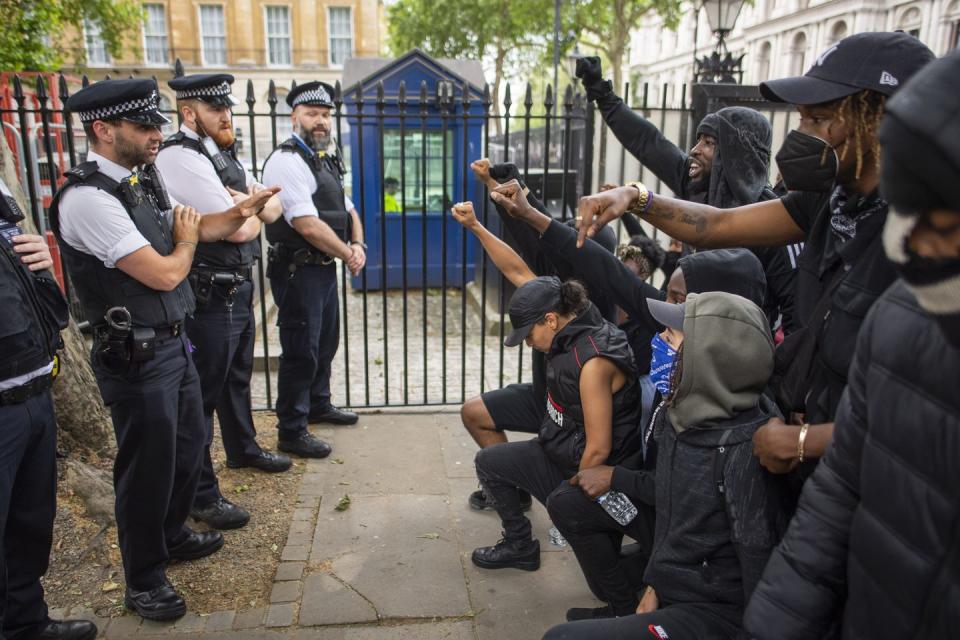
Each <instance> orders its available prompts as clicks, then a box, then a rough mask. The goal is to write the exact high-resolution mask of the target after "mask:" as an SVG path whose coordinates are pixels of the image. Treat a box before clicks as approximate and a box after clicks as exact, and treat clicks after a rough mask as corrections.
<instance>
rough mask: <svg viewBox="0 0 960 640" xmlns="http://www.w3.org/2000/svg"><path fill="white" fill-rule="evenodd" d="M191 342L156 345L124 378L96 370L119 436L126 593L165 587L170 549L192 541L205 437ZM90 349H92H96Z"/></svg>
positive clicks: (116, 476)
mask: <svg viewBox="0 0 960 640" xmlns="http://www.w3.org/2000/svg"><path fill="white" fill-rule="evenodd" d="M188 345H189V341H188V340H187V338H186V336H185V335H183V334H181V335H180V336H177V337H167V338H158V339H157V346H156V354H155V356H154V358H153V359H152V360H149V361H147V362H143V363H136V364H131V365H130V366H129V368H128V370H127V371H126V373H124V374H122V375H118V374H114V373H110V372H108V371H106V370H104V369H103V368H102V367H100V366H99V365H98V364H97V363H96V362H94V367H93V369H94V373H95V374H96V376H97V383H98V384H99V386H100V393H101V395H102V396H103V403H104V404H105V405H106V406H107V407H108V408H109V409H110V415H111V417H112V419H113V430H114V433H115V434H116V436H117V458H116V461H115V462H114V465H113V486H114V490H115V492H116V515H117V533H118V536H119V539H120V555H121V556H122V558H123V570H124V573H125V575H126V580H127V586H128V587H130V588H132V589H136V590H148V589H153V588H155V587H157V586H160V585H162V584H165V583H166V573H165V569H166V566H167V562H168V560H169V555H168V554H167V548H168V546H172V545H177V544H179V543H181V542H183V541H184V540H185V539H186V537H187V536H188V535H189V534H190V530H189V529H188V528H187V527H186V525H185V522H186V519H187V516H188V515H190V507H191V505H192V504H193V497H194V493H195V492H196V489H197V479H198V478H199V475H200V460H201V457H202V455H203V445H204V441H205V435H206V430H205V428H204V422H203V400H202V397H201V394H200V378H199V377H198V376H197V369H196V367H195V366H194V364H193V358H192V357H191V356H190V352H189V348H188ZM94 349H96V345H94Z"/></svg>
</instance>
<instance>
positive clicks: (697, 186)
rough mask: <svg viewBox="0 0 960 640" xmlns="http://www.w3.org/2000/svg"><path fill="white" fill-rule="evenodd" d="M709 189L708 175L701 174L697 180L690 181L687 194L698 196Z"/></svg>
mask: <svg viewBox="0 0 960 640" xmlns="http://www.w3.org/2000/svg"><path fill="white" fill-rule="evenodd" d="M709 188H710V174H709V173H701V174H700V177H699V178H696V179H695V180H691V181H690V183H689V184H688V185H687V193H689V194H690V195H698V194H701V193H706V191H707V189H709Z"/></svg>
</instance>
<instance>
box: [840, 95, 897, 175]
mask: <svg viewBox="0 0 960 640" xmlns="http://www.w3.org/2000/svg"><path fill="white" fill-rule="evenodd" d="M886 101H887V96H885V95H883V94H882V93H877V92H876V91H868V90H866V89H865V90H863V91H857V92H856V93H853V94H851V95H849V96H847V97H845V98H843V99H842V100H840V102H839V105H838V106H837V119H838V120H839V121H840V124H842V125H848V126H850V127H851V128H852V129H853V148H854V152H855V153H856V154H857V171H856V174H855V177H856V178H857V179H859V178H860V173H861V171H862V170H863V156H864V154H865V152H870V153H871V154H872V155H873V161H874V162H879V160H880V139H879V138H878V137H877V127H879V126H880V119H881V118H882V117H883V112H884V105H885V104H886ZM868 144H869V145H870V147H869V148H866V145H868ZM849 150H850V145H849V144H846V145H844V147H843V152H842V153H841V154H840V159H841V160H843V159H844V158H846V157H847V152H848V151H849Z"/></svg>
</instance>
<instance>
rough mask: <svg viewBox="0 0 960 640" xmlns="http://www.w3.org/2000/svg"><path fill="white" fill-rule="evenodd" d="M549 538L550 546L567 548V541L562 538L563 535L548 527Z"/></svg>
mask: <svg viewBox="0 0 960 640" xmlns="http://www.w3.org/2000/svg"><path fill="white" fill-rule="evenodd" d="M548 535H549V537H550V544H552V545H553V546H555V547H565V546H567V539H566V538H564V537H563V534H562V533H560V531H559V530H558V529H557V528H556V527H550V531H549V532H548Z"/></svg>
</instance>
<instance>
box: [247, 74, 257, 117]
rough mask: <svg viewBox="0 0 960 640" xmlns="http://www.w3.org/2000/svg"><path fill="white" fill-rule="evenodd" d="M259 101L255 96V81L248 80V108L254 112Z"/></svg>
mask: <svg viewBox="0 0 960 640" xmlns="http://www.w3.org/2000/svg"><path fill="white" fill-rule="evenodd" d="M256 102H257V99H256V98H255V97H254V96H253V80H250V79H247V99H246V103H247V108H248V109H250V110H251V111H252V110H253V105H254V104H256Z"/></svg>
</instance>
